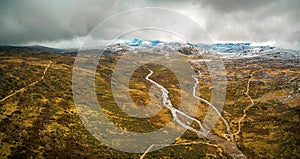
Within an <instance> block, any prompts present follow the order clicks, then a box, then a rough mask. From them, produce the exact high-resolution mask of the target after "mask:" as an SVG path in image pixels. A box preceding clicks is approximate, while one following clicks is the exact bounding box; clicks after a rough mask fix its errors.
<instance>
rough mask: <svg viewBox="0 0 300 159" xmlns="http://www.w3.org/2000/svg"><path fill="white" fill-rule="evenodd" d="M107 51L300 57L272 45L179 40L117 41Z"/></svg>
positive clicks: (293, 52) (296, 58)
mask: <svg viewBox="0 0 300 159" xmlns="http://www.w3.org/2000/svg"><path fill="white" fill-rule="evenodd" d="M104 50H105V52H106V53H122V52H123V53H126V52H127V51H134V52H139V51H141V50H142V51H147V50H148V51H155V52H161V53H163V52H166V51H167V52H168V50H173V51H174V50H175V51H178V52H181V53H183V54H187V55H198V54H202V53H203V52H206V53H216V54H218V55H219V56H220V57H221V58H226V59H227V58H248V57H257V56H264V57H267V58H276V59H290V60H293V61H297V62H299V61H298V60H299V59H300V58H299V55H300V51H297V50H287V49H282V48H277V47H272V46H253V45H251V43H216V44H201V43H196V44H191V43H179V42H164V41H160V40H141V39H136V38H135V39H131V40H126V41H122V42H120V43H115V44H113V45H109V46H107V47H105V49H104Z"/></svg>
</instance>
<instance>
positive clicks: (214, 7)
mask: <svg viewBox="0 0 300 159" xmlns="http://www.w3.org/2000/svg"><path fill="white" fill-rule="evenodd" d="M140 7H162V8H167V9H170V10H174V11H176V12H179V13H181V14H183V15H185V16H187V17H189V18H191V19H192V20H194V21H195V22H196V23H197V24H199V25H200V26H201V27H202V28H203V29H204V30H205V31H206V32H207V33H208V35H209V36H210V38H211V39H212V41H213V42H229V41H232V42H241V41H244V42H246V41H247V42H253V43H255V44H269V45H274V46H279V47H283V48H289V49H297V50H299V49H300V11H299V8H300V1H299V0H194V1H193V0H190V1H189V0H187V1H184V0H182V1H179V0H165V1H164V0H147V1H146V0H132V1H131V0H65V1H61V0H26V1H22V0H2V1H0V44H2V45H6V44H44V45H48V46H52V47H78V46H79V45H80V44H81V42H82V40H83V39H84V37H85V36H86V35H88V34H89V32H90V31H91V30H92V29H93V28H94V27H95V26H96V25H97V24H99V23H100V22H102V21H103V20H105V19H107V18H109V17H111V16H113V15H116V14H117V13H120V12H122V11H126V10H130V9H133V8H140ZM137 16H138V15H135V17H134V18H137V19H139V20H138V22H137V23H146V21H151V20H155V21H158V22H159V20H160V18H159V17H156V18H155V19H154V18H153V19H149V18H147V19H145V18H142V17H141V18H139V17H137ZM141 16H142V15H141ZM128 18H130V17H128ZM161 20H162V21H165V19H161ZM127 21H128V19H121V20H120V25H119V26H118V27H116V28H114V27H111V28H107V32H108V33H109V34H111V33H113V32H115V31H117V30H118V28H120V27H123V26H124V27H126V26H127V25H137V23H130V24H127V23H126V22H127ZM153 34H154V33H153ZM133 35H134V34H133ZM98 38H99V39H98V40H101V38H103V39H105V38H104V37H98ZM159 38H161V39H160V40H164V39H163V37H159ZM165 40H170V39H165Z"/></svg>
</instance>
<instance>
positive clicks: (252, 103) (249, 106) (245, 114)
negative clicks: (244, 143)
mask: <svg viewBox="0 0 300 159" xmlns="http://www.w3.org/2000/svg"><path fill="white" fill-rule="evenodd" d="M254 73H255V72H253V73H252V74H251V76H250V78H249V80H248V83H247V90H246V93H245V94H246V96H247V97H248V98H249V100H250V101H251V104H250V105H248V106H247V107H246V108H245V109H244V110H243V113H244V114H243V116H242V117H241V118H240V119H239V121H238V131H237V132H235V133H233V134H232V135H237V134H239V133H240V132H241V122H242V121H243V120H244V118H245V117H246V116H247V113H246V112H247V110H248V109H249V108H251V107H252V106H253V105H254V101H253V99H252V98H251V97H250V95H249V90H250V82H251V81H252V79H253V74H254Z"/></svg>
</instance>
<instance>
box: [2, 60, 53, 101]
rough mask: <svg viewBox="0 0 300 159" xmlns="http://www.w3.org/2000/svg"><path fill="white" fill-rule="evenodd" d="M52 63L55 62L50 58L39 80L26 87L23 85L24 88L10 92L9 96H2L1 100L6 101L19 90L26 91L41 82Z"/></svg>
mask: <svg viewBox="0 0 300 159" xmlns="http://www.w3.org/2000/svg"><path fill="white" fill-rule="evenodd" d="M52 63H53V62H52V61H51V60H50V62H49V64H48V65H47V66H46V68H45V70H44V72H43V75H42V77H41V78H40V79H38V80H36V81H34V82H32V83H30V84H29V85H27V86H25V87H23V88H21V89H19V90H17V91H15V92H14V93H12V94H10V95H8V96H6V97H4V98H2V99H1V100H0V102H3V101H5V100H6V99H8V98H10V97H12V96H14V95H16V94H17V93H19V92H21V91H24V90H25V89H26V88H28V87H31V86H34V85H36V84H37V83H39V82H40V81H41V80H43V79H44V78H45V75H46V72H47V70H48V68H49V67H50V66H51V64H52Z"/></svg>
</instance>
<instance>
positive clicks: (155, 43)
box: [118, 38, 274, 53]
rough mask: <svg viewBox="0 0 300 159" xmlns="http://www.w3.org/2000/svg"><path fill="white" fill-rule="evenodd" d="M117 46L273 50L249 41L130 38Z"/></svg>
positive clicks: (230, 51)
mask: <svg viewBox="0 0 300 159" xmlns="http://www.w3.org/2000/svg"><path fill="white" fill-rule="evenodd" d="M118 45H119V46H120V45H122V46H123V47H124V46H127V47H128V48H132V49H134V48H153V47H160V46H169V47H172V48H175V49H176V48H179V47H194V48H197V49H200V50H207V51H215V52H219V53H247V52H255V53H257V52H262V51H265V50H273V49H274V47H271V46H252V45H251V43H216V44H200V43H197V44H190V43H179V42H164V41H160V40H141V39H137V38H134V39H131V40H125V41H124V42H123V43H119V44H118Z"/></svg>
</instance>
